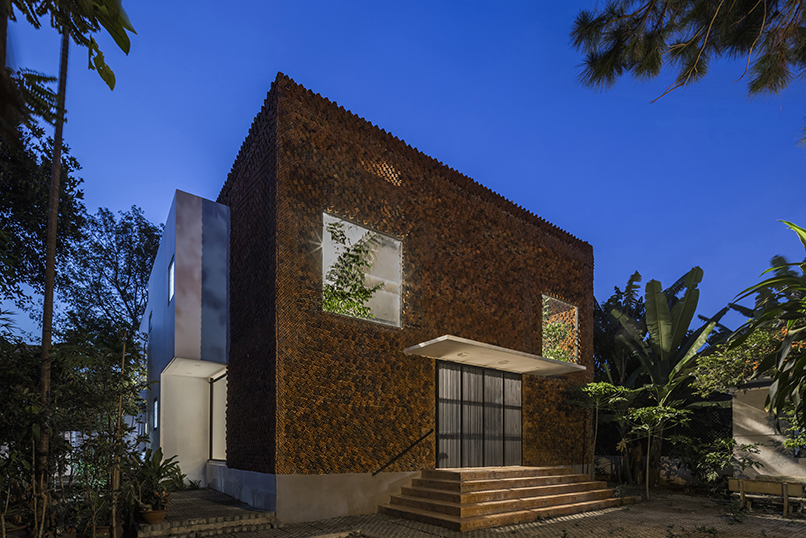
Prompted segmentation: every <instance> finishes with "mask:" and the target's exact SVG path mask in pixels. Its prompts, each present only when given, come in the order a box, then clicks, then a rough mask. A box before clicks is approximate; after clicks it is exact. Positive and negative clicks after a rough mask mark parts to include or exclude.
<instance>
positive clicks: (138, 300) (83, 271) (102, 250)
mask: <svg viewBox="0 0 806 538" xmlns="http://www.w3.org/2000/svg"><path fill="white" fill-rule="evenodd" d="M162 229H163V227H162V226H156V225H154V224H152V223H151V222H149V221H148V219H146V218H145V216H144V215H143V211H142V210H141V209H140V208H139V207H137V206H132V208H131V209H130V210H129V211H126V212H122V211H121V212H119V213H118V217H117V218H115V214H114V213H112V212H111V211H109V210H108V209H106V208H100V209H99V210H98V212H97V213H96V214H95V215H91V216H89V217H88V218H87V224H86V227H85V229H84V237H83V239H82V240H81V241H79V242H77V243H76V245H75V247H74V248H75V255H74V256H72V257H71V259H70V263H69V264H67V266H66V267H65V270H64V277H63V279H62V285H61V286H60V289H59V295H60V297H61V299H62V302H64V303H66V304H67V306H68V308H69V312H68V314H67V316H66V318H65V319H62V320H61V324H60V325H61V328H62V329H63V330H65V331H70V332H76V331H78V332H82V331H83V332H94V333H112V334H121V332H122V331H123V330H124V329H125V330H126V331H127V333H128V334H129V335H136V334H137V332H138V331H139V329H140V322H141V320H142V317H143V314H144V312H145V308H146V303H147V302H148V279H149V277H150V276H151V267H152V265H153V263H154V258H155V257H156V255H157V250H158V249H159V244H160V239H161V238H162Z"/></svg>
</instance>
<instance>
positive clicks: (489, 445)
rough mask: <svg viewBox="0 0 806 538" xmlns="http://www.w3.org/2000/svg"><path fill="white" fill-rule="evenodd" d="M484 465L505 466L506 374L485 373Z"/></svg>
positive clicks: (486, 371)
mask: <svg viewBox="0 0 806 538" xmlns="http://www.w3.org/2000/svg"><path fill="white" fill-rule="evenodd" d="M484 465H485V466H486V467H500V466H501V465H504V372H499V371H496V370H485V371H484Z"/></svg>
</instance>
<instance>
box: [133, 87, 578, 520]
mask: <svg viewBox="0 0 806 538" xmlns="http://www.w3.org/2000/svg"><path fill="white" fill-rule="evenodd" d="M490 158H491V159H495V155H490ZM534 188H535V189H536V190H539V189H540V180H539V178H535V185H534ZM569 196H571V197H573V192H571V193H569ZM342 234H343V235H342ZM356 245H358V246H361V245H364V246H367V250H369V251H370V252H371V255H369V257H365V258H364V259H366V260H367V263H366V264H365V265H364V266H363V267H362V268H361V269H360V270H361V272H362V274H363V277H362V278H363V280H364V282H363V283H361V286H363V288H364V291H367V290H369V291H367V293H369V296H370V299H369V300H367V301H363V300H362V301H358V303H355V304H353V305H352V306H350V304H349V303H350V301H351V297H352V296H351V295H350V293H347V292H345V289H348V288H345V287H344V286H343V285H340V284H339V281H338V278H339V275H342V276H345V274H346V273H348V272H349V267H348V268H347V269H345V268H344V267H345V265H349V259H348V258H349V254H350V252H355V248H356ZM351 247H352V248H353V250H350V251H349V252H347V251H348V249H350V248H351ZM345 252H347V254H345ZM370 258H371V259H370ZM340 267H341V269H340ZM339 271H341V273H340V272H339ZM359 280H360V279H359ZM342 284H343V282H342ZM149 289H150V294H149V304H148V307H147V310H146V315H145V318H144V319H145V320H146V321H145V322H144V327H143V330H144V331H147V332H148V333H149V334H150V336H149V341H148V354H149V379H151V380H155V381H159V383H158V384H155V385H153V386H152V388H151V389H150V391H149V394H148V401H149V416H148V423H149V433H150V435H151V442H152V445H153V446H162V447H163V450H164V451H165V453H166V455H172V454H178V456H179V458H178V459H179V462H180V464H181V466H182V470H183V472H185V473H187V474H188V477H189V478H191V479H194V480H201V482H202V483H203V484H204V485H209V486H211V487H214V488H216V489H219V490H221V491H224V492H226V493H228V494H230V495H233V496H235V497H238V498H240V499H242V500H244V501H246V502H248V503H250V504H253V505H255V506H258V507H262V508H266V509H270V510H276V511H277V513H278V517H279V518H280V519H281V520H286V521H299V520H307V519H318V518H322V517H330V516H334V515H344V514H348V513H366V512H374V511H375V509H376V507H377V505H378V504H379V503H383V502H386V501H387V500H388V498H389V495H390V492H394V491H395V490H396V489H399V487H400V485H401V484H405V483H406V481H408V480H410V478H411V477H412V476H413V475H414V474H416V473H417V472H419V471H422V470H428V469H435V468H446V467H493V466H518V465H524V466H549V465H576V466H578V468H579V466H581V465H582V464H584V463H586V462H587V461H588V460H589V458H590V446H589V439H590V437H589V436H590V431H589V418H588V417H589V415H588V414H587V413H586V412H584V411H581V410H579V409H576V408H573V407H568V406H566V405H564V404H563V398H564V396H563V394H562V393H563V390H564V389H565V388H566V387H569V386H571V385H578V384H582V383H585V382H589V381H591V380H592V377H593V373H592V370H593V359H592V355H593V350H592V345H593V344H592V341H593V249H592V248H591V246H590V245H589V244H587V243H585V242H583V241H581V240H579V239H577V238H575V237H573V236H572V235H570V234H569V233H567V232H565V231H563V230H561V229H559V228H557V227H556V226H553V225H552V224H550V223H548V222H546V221H544V220H542V219H541V218H539V217H537V216H535V215H534V214H532V213H530V212H529V211H527V210H525V209H523V208H521V207H519V206H517V205H515V204H514V203H512V202H510V201H508V200H506V199H504V198H503V197H501V196H500V195H498V194H496V193H494V192H492V191H491V190H489V189H487V188H486V187H484V186H482V185H480V184H478V183H476V182H475V181H473V180H472V179H470V178H468V177H466V176H464V175H462V174H460V173H458V172H456V171H455V170H453V169H451V168H448V167H447V166H445V165H443V164H442V163H440V162H438V161H436V160H434V159H432V158H430V157H428V156H426V155H423V154H422V153H420V152H419V151H417V150H416V149H414V148H412V147H410V146H408V145H406V144H405V143H404V142H402V141H401V140H399V139H397V138H395V137H394V136H392V135H390V134H389V133H387V132H385V131H383V130H381V129H379V128H377V127H375V126H373V125H371V124H370V123H368V122H366V121H365V120H363V119H362V118H359V117H357V116H355V115H353V114H351V113H350V112H348V111H346V110H345V109H344V108H341V107H339V106H337V105H336V104H335V103H332V102H330V101H328V100H327V99H324V98H322V97H320V96H319V95H315V94H313V93H312V92H310V91H308V90H306V89H305V88H303V87H301V86H299V85H298V84H296V83H295V82H293V81H292V80H290V79H289V78H287V77H285V76H284V75H282V74H280V75H278V76H277V79H276V81H275V82H274V84H273V85H272V88H271V91H270V92H269V94H268V97H267V98H266V101H265V103H264V106H263V108H262V110H261V111H260V112H259V114H258V115H257V117H256V118H255V120H254V123H253V124H252V127H251V129H250V131H249V135H248V136H247V137H246V140H245V141H244V143H243V145H242V147H241V150H240V152H239V154H238V156H237V158H236V160H235V163H234V165H233V167H232V171H231V172H230V174H229V177H228V178H227V181H226V183H225V184H224V186H223V188H222V190H221V193H220V195H219V197H218V200H217V201H216V202H212V201H209V200H203V199H201V198H198V197H196V196H193V195H190V194H187V193H184V192H180V191H177V193H176V197H175V200H174V203H173V205H172V208H171V212H170V214H169V217H168V222H167V223H166V229H165V235H164V237H163V241H162V245H161V247H160V251H159V254H158V256H157V259H156V261H155V264H154V269H153V272H152V276H151V282H150V288H149ZM345 297H346V299H345ZM339 301H341V302H339ZM323 305H324V306H323ZM328 305H329V306H328ZM334 305H335V306H334ZM345 305H346V306H345ZM328 308H329V309H331V310H336V311H340V312H345V313H342V314H340V313H334V312H332V311H328ZM362 309H363V314H362V313H361V312H362ZM362 315H366V316H367V317H366V318H362V317H356V316H362ZM146 324H148V325H147V326H146ZM418 440H419V442H417V441H418ZM407 448H409V450H408V451H407V452H405V451H406V449H407ZM401 453H403V455H402V456H401ZM398 456H400V457H398ZM396 458H397V459H396ZM377 471H381V472H380V473H377V474H375V475H373V474H372V473H376V472H377Z"/></svg>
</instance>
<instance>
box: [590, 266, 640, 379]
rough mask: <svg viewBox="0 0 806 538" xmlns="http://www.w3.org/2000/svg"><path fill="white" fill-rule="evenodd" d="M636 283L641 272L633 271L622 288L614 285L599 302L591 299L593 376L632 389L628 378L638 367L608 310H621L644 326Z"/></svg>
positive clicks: (613, 317)
mask: <svg viewBox="0 0 806 538" xmlns="http://www.w3.org/2000/svg"><path fill="white" fill-rule="evenodd" d="M639 282H641V275H640V274H639V273H638V272H637V271H636V272H635V273H633V275H632V276H630V278H629V279H628V280H627V284H626V286H625V287H624V291H621V290H620V289H619V288H618V286H616V287H615V291H614V293H613V295H612V296H611V297H610V298H608V299H607V301H605V302H604V303H603V304H599V302H598V301H595V300H594V302H593V319H594V325H593V359H594V362H595V365H596V370H595V372H594V377H595V378H596V379H597V380H599V381H607V382H609V383H611V384H614V385H619V386H624V387H628V388H635V384H634V383H635V378H632V379H630V378H631V374H632V373H633V372H634V371H636V370H637V369H638V366H639V365H638V364H637V361H638V359H637V358H635V357H634V356H633V352H632V348H631V347H630V346H629V345H627V344H626V343H625V341H624V338H622V337H620V335H622V334H624V332H625V329H624V327H623V325H622V323H620V322H619V321H618V319H616V317H615V316H614V315H613V314H612V312H613V311H614V310H615V311H617V312H619V313H621V314H622V315H623V316H626V317H627V318H629V319H631V320H632V321H633V324H634V325H636V326H638V327H641V326H642V325H645V323H646V322H645V321H644V317H645V309H644V300H643V298H642V297H641V296H640V294H639V287H638V283H639ZM630 381H631V382H630Z"/></svg>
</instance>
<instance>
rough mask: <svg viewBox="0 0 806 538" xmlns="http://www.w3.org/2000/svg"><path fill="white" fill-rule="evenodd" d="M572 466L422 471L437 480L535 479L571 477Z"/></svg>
mask: <svg viewBox="0 0 806 538" xmlns="http://www.w3.org/2000/svg"><path fill="white" fill-rule="evenodd" d="M570 474H573V470H572V468H571V467H570V466H566V465H560V466H551V467H461V468H454V469H433V470H426V471H422V478H426V479H429V478H430V479H436V480H457V481H460V482H470V481H474V480H500V479H503V478H533V477H537V476H556V475H570Z"/></svg>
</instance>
